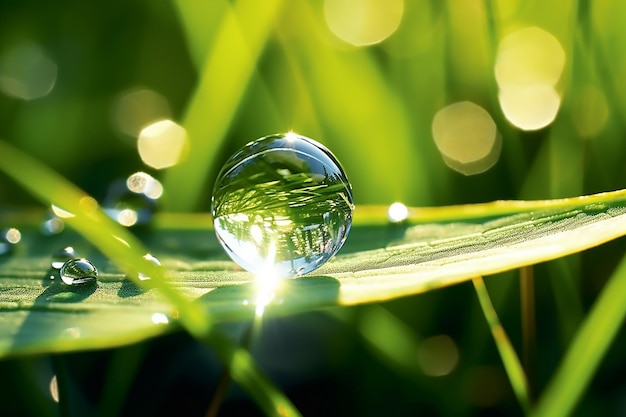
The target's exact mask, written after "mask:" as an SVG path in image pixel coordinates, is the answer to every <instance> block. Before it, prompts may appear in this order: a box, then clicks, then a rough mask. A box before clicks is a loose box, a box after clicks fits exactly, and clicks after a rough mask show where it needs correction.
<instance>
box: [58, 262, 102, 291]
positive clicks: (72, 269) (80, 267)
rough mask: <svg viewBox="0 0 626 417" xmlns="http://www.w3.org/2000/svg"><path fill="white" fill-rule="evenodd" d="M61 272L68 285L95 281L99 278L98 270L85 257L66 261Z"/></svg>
mask: <svg viewBox="0 0 626 417" xmlns="http://www.w3.org/2000/svg"><path fill="white" fill-rule="evenodd" d="M59 274H60V275H61V279H62V280H63V282H64V283H66V284H67V285H79V284H87V283H93V282H96V280H97V279H98V270H97V269H96V267H95V266H94V265H93V264H92V263H91V262H89V261H88V260H87V259H85V258H80V259H70V260H69V261H67V262H65V263H64V264H63V266H62V267H61V271H60V273H59Z"/></svg>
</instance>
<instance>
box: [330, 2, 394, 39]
mask: <svg viewBox="0 0 626 417" xmlns="http://www.w3.org/2000/svg"><path fill="white" fill-rule="evenodd" d="M403 14H404V0H325V1H324V16H325V18H326V23H327V24H328V27H329V28H330V30H331V31H332V32H333V33H334V34H335V35H336V36H337V37H338V38H340V39H342V40H343V41H345V42H348V43H350V44H352V45H355V46H367V45H374V44H377V43H380V42H382V41H384V40H385V39H387V38H388V37H389V36H391V35H392V34H393V33H394V32H395V31H396V30H397V29H398V26H400V22H401V21H402V15H403Z"/></svg>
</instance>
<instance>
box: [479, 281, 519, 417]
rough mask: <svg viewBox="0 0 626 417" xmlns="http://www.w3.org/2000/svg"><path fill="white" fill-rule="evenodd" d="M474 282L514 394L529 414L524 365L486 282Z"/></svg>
mask: <svg viewBox="0 0 626 417" xmlns="http://www.w3.org/2000/svg"><path fill="white" fill-rule="evenodd" d="M472 282H473V284H474V288H475V289H476V295H477V296H478V301H479V302H480V307H481V308H482V310H483V314H484V315H485V319H486V320H487V324H488V325H489V329H490V330H491V334H492V336H493V340H494V341H495V343H496V347H497V348H498V352H499V353H500V357H501V358H502V364H503V365H504V369H505V370H506V373H507V375H508V377H509V381H510V382H511V386H512V387H513V392H514V393H515V396H516V397H517V401H518V402H519V404H520V406H521V407H522V409H523V410H524V413H526V414H527V413H528V411H529V410H530V394H529V389H528V381H527V379H526V374H525V373H524V370H523V369H522V365H521V363H520V361H519V358H518V357H517V354H516V353H515V349H513V345H511V341H510V340H509V338H508V336H507V335H506V332H505V331H504V328H503V327H502V324H501V323H500V319H499V318H498V314H497V313H496V310H495V309H494V308H493V304H492V303H491V298H489V293H488V292H487V287H486V286H485V282H484V281H483V279H482V277H477V278H474V279H473V280H472Z"/></svg>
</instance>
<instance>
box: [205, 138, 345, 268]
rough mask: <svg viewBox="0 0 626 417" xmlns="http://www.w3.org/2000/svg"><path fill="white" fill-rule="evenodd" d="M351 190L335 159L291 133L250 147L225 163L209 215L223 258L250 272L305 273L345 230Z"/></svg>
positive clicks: (333, 251) (333, 248)
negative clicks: (228, 258)
mask: <svg viewBox="0 0 626 417" xmlns="http://www.w3.org/2000/svg"><path fill="white" fill-rule="evenodd" d="M353 210H354V204H353V199H352V187H351V186H350V183H349V182H348V178H347V176H346V174H345V172H344V170H343V168H342V167H341V165H340V163H339V161H338V160H337V158H336V157H335V156H334V155H333V154H332V153H331V152H330V151H329V150H328V149H327V148H326V147H324V146H323V145H321V144H320V143H318V142H316V141H314V140H312V139H309V138H306V137H304V136H300V135H297V134H295V133H291V132H290V133H286V134H276V135H271V136H266V137H263V138H260V139H257V140H255V141H253V142H250V143H248V144H247V145H246V146H244V147H243V148H242V149H241V150H239V151H238V152H237V153H235V154H234V155H233V156H232V157H231V158H230V159H229V160H228V161H227V162H226V164H225V165H224V167H223V168H222V170H221V172H220V174H219V175H218V178H217V180H216V182H215V187H214V190H213V197H212V207H211V212H212V214H213V222H214V228H215V233H216V235H217V237H218V239H219V241H220V243H221V244H222V246H223V247H224V249H225V250H226V252H227V253H228V255H229V256H230V257H231V258H232V259H233V260H234V261H235V262H237V263H238V264H239V265H240V266H242V267H243V268H244V269H246V270H248V271H251V272H253V273H256V274H260V273H263V274H267V273H269V272H270V271H271V274H273V275H275V276H278V277H281V278H284V277H293V276H299V275H303V274H307V273H310V272H311V271H314V270H315V269H317V268H319V267H320V266H322V265H323V264H324V263H325V262H326V261H328V260H329V259H330V258H331V257H332V256H334V255H335V254H336V253H337V251H339V249H340V248H341V246H342V245H343V243H344V242H345V239H346V237H347V235H348V233H349V231H350V226H351V224H352V213H353Z"/></svg>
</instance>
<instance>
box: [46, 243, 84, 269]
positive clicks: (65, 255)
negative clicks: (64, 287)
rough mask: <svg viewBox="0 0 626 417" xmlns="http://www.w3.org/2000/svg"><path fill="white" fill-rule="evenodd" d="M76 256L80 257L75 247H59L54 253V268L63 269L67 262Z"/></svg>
mask: <svg viewBox="0 0 626 417" xmlns="http://www.w3.org/2000/svg"><path fill="white" fill-rule="evenodd" d="M76 258H78V255H77V254H76V251H75V250H74V248H73V247H71V246H67V247H65V248H63V249H59V250H58V251H56V252H55V253H53V254H52V268H54V269H61V267H62V266H63V264H64V263H65V262H67V261H69V260H70V259H76Z"/></svg>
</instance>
